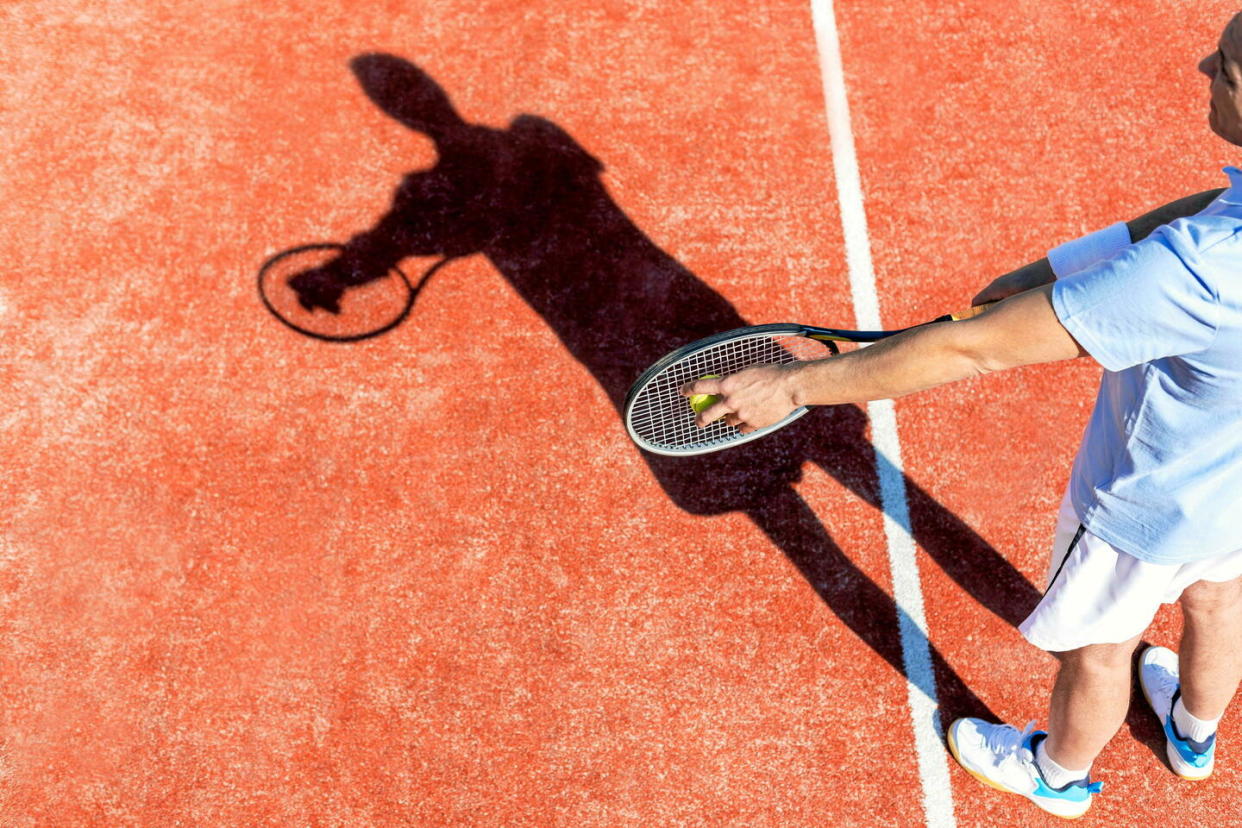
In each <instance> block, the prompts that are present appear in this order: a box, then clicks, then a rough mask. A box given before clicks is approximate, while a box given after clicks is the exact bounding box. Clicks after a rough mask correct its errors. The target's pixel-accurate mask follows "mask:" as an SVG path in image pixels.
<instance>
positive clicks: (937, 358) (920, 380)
mask: <svg viewBox="0 0 1242 828" xmlns="http://www.w3.org/2000/svg"><path fill="white" fill-rule="evenodd" d="M966 324H967V323H965V322H944V323H939V324H936V325H926V326H924V327H920V328H915V329H913V330H910V331H906V332H905V333H902V334H898V335H897V336H893V337H889V338H888V339H882V340H880V341H879V342H877V343H875V344H874V345H870V346H868V347H866V348H861V349H859V350H857V351H851V352H850V353H847V354H842V355H841V356H836V357H831V358H829V359H823V360H817V361H814V362H802V363H795V364H793V365H792V366H790V367H789V368H788V374H789V376H788V383H789V389H790V396H791V398H792V400H793V402H794V404H795V405H838V404H841V403H858V402H866V401H869V400H880V399H891V398H895V397H903V396H905V395H906V394H912V393H914V392H916V391H923V390H926V389H928V388H934V387H936V386H938V385H943V384H945V383H947V382H953V381H955V380H960V379H965V378H966V377H970V376H976V375H978V374H981V373H985V370H984V368H983V364H982V363H981V362H980V361H979V360H978V358H977V355H976V354H974V353H972V352H971V350H970V349H969V348H967V347H965V346H966V342H967V339H966V338H964V337H963V336H962V335H961V334H962V330H963V328H964V326H965V325H966Z"/></svg>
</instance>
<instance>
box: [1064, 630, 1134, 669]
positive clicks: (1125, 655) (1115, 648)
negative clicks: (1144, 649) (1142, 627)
mask: <svg viewBox="0 0 1242 828" xmlns="http://www.w3.org/2000/svg"><path fill="white" fill-rule="evenodd" d="M1136 646H1138V638H1134V639H1131V640H1130V641H1123V642H1122V643H1120V644H1088V645H1087V646H1086V647H1079V648H1078V649H1077V650H1069V651H1067V652H1064V653H1057V657H1058V658H1059V659H1060V660H1061V665H1062V666H1064V667H1069V668H1071V669H1076V670H1086V671H1090V672H1096V673H1112V672H1117V671H1119V670H1126V671H1127V672H1128V671H1129V669H1130V660H1131V657H1132V656H1133V655H1134V648H1135V647H1136Z"/></svg>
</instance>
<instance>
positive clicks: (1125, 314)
mask: <svg viewBox="0 0 1242 828" xmlns="http://www.w3.org/2000/svg"><path fill="white" fill-rule="evenodd" d="M1166 229H1167V228H1164V227H1162V228H1160V229H1159V230H1157V231H1156V232H1154V233H1153V234H1152V235H1151V236H1149V237H1148V238H1146V239H1144V240H1143V241H1140V242H1138V243H1136V244H1132V245H1129V246H1128V247H1126V248H1125V249H1124V250H1122V251H1121V252H1120V253H1118V254H1117V255H1115V256H1113V257H1112V258H1110V259H1108V260H1107V261H1104V262H1100V263H1098V264H1096V265H1094V266H1092V267H1089V268H1087V269H1086V270H1082V271H1079V272H1078V273H1075V274H1073V275H1071V276H1069V277H1067V278H1065V279H1058V280H1057V281H1056V282H1055V283H1054V284H1053V287H1052V306H1053V309H1054V310H1055V311H1056V314H1057V318H1058V319H1060V321H1061V324H1062V325H1064V326H1065V329H1066V330H1067V331H1069V333H1070V335H1071V336H1073V337H1074V339H1075V340H1077V341H1078V344H1079V345H1081V346H1082V347H1083V348H1084V349H1085V350H1086V351H1087V353H1089V354H1091V356H1092V357H1094V358H1095V360H1096V361H1097V362H1099V363H1100V364H1101V365H1103V366H1104V367H1105V368H1107V369H1108V370H1109V371H1121V370H1124V369H1126V368H1129V367H1131V366H1134V365H1139V364H1141V363H1144V362H1151V361H1153V360H1156V359H1162V358H1164V357H1170V356H1180V355H1182V354H1190V353H1195V352H1196V351H1202V350H1204V349H1205V348H1207V347H1209V346H1210V345H1211V344H1212V341H1213V340H1214V339H1215V337H1216V327H1217V325H1218V324H1219V318H1220V312H1219V303H1218V297H1217V293H1216V291H1215V290H1214V289H1213V286H1212V285H1211V284H1210V283H1209V281H1208V280H1207V279H1206V278H1205V277H1204V276H1203V275H1202V273H1203V271H1204V268H1195V267H1192V266H1190V265H1188V264H1187V259H1190V260H1191V261H1192V262H1194V261H1195V259H1196V257H1195V256H1193V255H1188V254H1185V253H1182V252H1179V249H1178V248H1179V245H1177V244H1176V242H1175V239H1174V238H1173V237H1172V236H1171V235H1170V234H1169V233H1167V232H1164V231H1165V230H1166Z"/></svg>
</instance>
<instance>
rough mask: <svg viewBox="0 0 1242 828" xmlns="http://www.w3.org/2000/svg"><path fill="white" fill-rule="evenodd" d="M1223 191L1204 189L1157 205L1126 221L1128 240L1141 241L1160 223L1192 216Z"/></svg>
mask: <svg viewBox="0 0 1242 828" xmlns="http://www.w3.org/2000/svg"><path fill="white" fill-rule="evenodd" d="M1224 191H1225V190H1224V188H1221V189H1219V190H1205V191H1203V192H1201V193H1195V194H1194V195H1192V196H1186V197H1185V198H1179V199H1178V200H1177V201H1171V202H1169V203H1168V204H1165V205H1164V206H1163V207H1157V208H1156V209H1155V210H1152V211H1151V212H1150V213H1146V214H1144V215H1141V216H1139V217H1138V218H1136V219H1133V220H1131V221H1127V222H1126V227H1127V228H1128V229H1129V230H1130V241H1132V242H1136V241H1142V240H1143V239H1145V238H1147V237H1148V236H1150V235H1151V233H1152V231H1153V230H1155V229H1156V228H1157V227H1160V226H1161V225H1165V224H1168V223H1169V222H1171V221H1176V220H1177V219H1179V218H1185V217H1186V216H1193V215H1194V214H1196V213H1198V212H1200V211H1202V210H1203V209H1204V208H1205V207H1207V206H1208V205H1209V204H1211V203H1212V202H1213V201H1215V200H1216V197H1217V196H1219V195H1220V194H1221V193H1223V192H1224Z"/></svg>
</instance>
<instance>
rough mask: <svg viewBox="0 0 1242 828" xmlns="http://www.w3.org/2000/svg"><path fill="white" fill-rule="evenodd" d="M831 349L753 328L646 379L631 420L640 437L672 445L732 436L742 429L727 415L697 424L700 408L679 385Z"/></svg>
mask: <svg viewBox="0 0 1242 828" xmlns="http://www.w3.org/2000/svg"><path fill="white" fill-rule="evenodd" d="M830 355H831V351H830V350H829V347H828V346H827V345H825V344H824V343H821V342H816V341H815V340H811V339H807V338H806V337H803V336H798V335H793V334H788V335H781V334H777V335H772V334H754V335H749V336H745V337H739V338H735V339H729V340H724V341H722V342H718V343H715V344H713V345H709V346H707V347H705V348H702V349H700V350H697V351H694V352H692V353H690V354H687V355H686V356H684V357H682V358H681V359H679V360H677V361H675V362H673V363H672V364H670V365H668V366H666V367H665V368H664V369H663V370H662V371H660V372H659V373H658V374H656V375H655V376H654V377H652V378H651V379H650V380H649V381H648V382H647V384H646V385H645V386H644V387H643V388H642V390H641V391H640V392H639V393H638V394H637V396H636V397H635V398H634V403H633V405H632V406H631V408H630V426H631V428H632V430H633V432H634V433H635V434H636V435H637V436H638V437H639V439H640V440H641V441H645V442H646V443H647V444H649V445H650V446H652V447H659V448H661V449H664V450H669V451H676V450H685V451H687V452H691V451H694V452H697V451H701V450H703V449H705V448H709V447H711V446H716V445H721V444H726V443H730V442H733V441H735V440H736V439H737V438H738V436H739V434H740V432H738V430H737V428H736V427H735V426H731V425H727V424H726V423H725V422H724V420H723V419H721V420H717V421H716V422H714V423H711V424H710V425H708V426H707V427H706V428H699V427H698V426H697V425H696V424H695V422H694V420H695V416H696V414H695V412H694V410H693V409H692V408H691V407H690V401H689V400H688V399H687V398H686V397H684V396H683V395H682V394H681V393H680V391H679V390H678V389H680V388H681V386H683V385H685V384H686V383H688V382H693V381H694V380H697V379H701V378H703V377H705V376H708V375H713V374H714V375H717V376H727V375H729V374H735V373H737V372H738V371H741V370H743V369H745V368H749V367H751V366H754V365H764V364H767V365H785V364H788V363H791V362H799V361H805V360H811V359H822V358H823V357H826V356H830Z"/></svg>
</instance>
